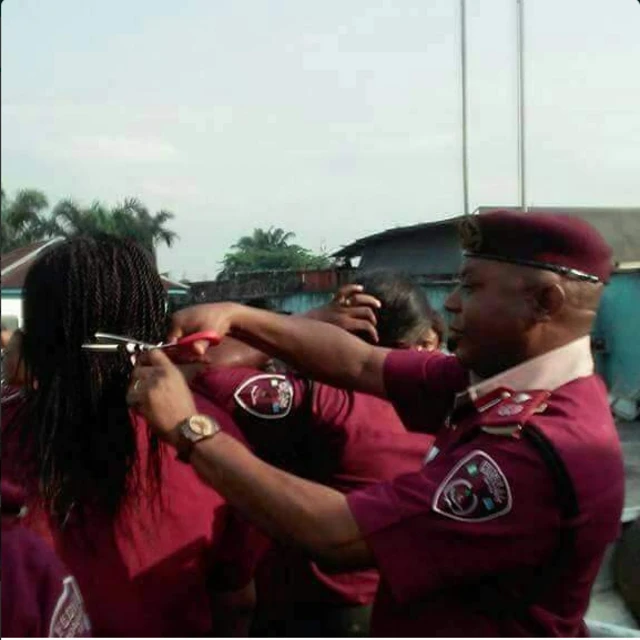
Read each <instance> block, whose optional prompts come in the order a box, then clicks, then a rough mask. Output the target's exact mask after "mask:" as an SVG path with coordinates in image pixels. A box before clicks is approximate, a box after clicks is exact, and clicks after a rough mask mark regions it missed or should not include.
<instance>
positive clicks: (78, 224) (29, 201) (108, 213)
mask: <svg viewBox="0 0 640 640" xmlns="http://www.w3.org/2000/svg"><path fill="white" fill-rule="evenodd" d="M47 207H48V202H47V199H46V197H45V196H44V194H42V193H41V192H40V191H36V190H33V189H28V190H23V191H19V192H18V193H17V194H16V197H15V198H14V199H13V200H9V199H8V198H7V197H6V196H5V193H4V190H3V191H2V253H5V252H7V251H12V250H13V249H17V248H18V247H22V246H25V245H28V244H31V243H32V242H37V241H38V240H44V239H46V238H49V237H53V236H61V237H70V236H73V235H77V234H88V235H93V234H96V233H112V234H114V235H117V236H120V237H127V238H132V239H133V240H136V241H137V242H139V243H140V244H142V245H143V246H145V247H146V248H147V249H148V250H149V251H151V252H152V253H154V254H155V249H156V247H157V246H158V245H159V244H162V243H164V244H166V245H167V246H171V245H172V244H173V242H174V241H175V240H176V239H177V237H178V235H177V234H176V233H175V232H174V231H171V230H170V229H169V228H168V227H167V223H168V222H170V221H171V220H173V219H174V215H173V214H172V213H170V212H169V211H165V210H161V211H158V212H157V213H155V214H152V213H150V212H149V210H148V209H147V207H145V206H144V204H142V202H140V200H137V199H135V198H128V199H126V200H125V201H124V202H123V203H122V204H119V205H117V206H115V207H113V208H111V209H109V208H108V207H105V206H104V205H103V204H101V203H100V202H97V201H96V202H94V203H93V204H91V205H90V206H89V207H82V206H80V205H78V204H77V203H76V202H74V201H73V200H61V201H60V202H58V204H56V205H55V207H54V208H53V210H52V211H51V214H50V215H49V216H45V215H44V213H43V212H44V210H45V209H47Z"/></svg>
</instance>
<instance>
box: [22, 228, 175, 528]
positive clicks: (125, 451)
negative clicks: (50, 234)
mask: <svg viewBox="0 0 640 640" xmlns="http://www.w3.org/2000/svg"><path fill="white" fill-rule="evenodd" d="M24 296H25V297H24V327H25V335H24V342H23V350H24V361H25V367H26V374H27V400H26V405H25V410H24V411H23V412H22V413H21V415H20V419H19V420H18V421H17V423H16V425H15V427H16V429H18V430H19V432H20V438H21V441H22V443H23V445H24V447H23V450H24V451H25V452H27V456H28V460H27V462H28V463H29V465H28V466H27V469H28V470H29V471H30V472H32V473H35V475H36V476H37V478H38V480H39V483H40V491H41V494H42V497H43V499H44V501H45V504H46V506H47V507H48V509H49V510H50V512H51V513H52V514H54V515H55V516H57V517H58V518H60V519H62V520H64V519H66V517H67V516H68V515H69V513H70V511H71V509H72V508H74V507H75V510H76V511H77V512H78V513H79V514H80V515H82V514H84V513H85V511H86V509H87V508H91V509H97V510H99V511H101V512H103V513H105V514H107V515H110V516H116V515H117V514H118V513H119V512H120V510H121V509H122V507H123V506H124V505H125V502H126V500H127V499H128V498H130V497H135V498H139V497H141V496H138V495H137V494H138V486H139V484H138V483H139V480H140V477H139V469H140V463H141V462H142V461H139V460H138V451H137V446H136V435H135V433H134V429H133V427H132V424H131V421H130V419H129V414H128V407H127V405H126V402H125V395H126V390H127V385H128V382H129V376H130V373H131V363H130V361H129V358H128V357H127V356H126V355H125V354H111V353H109V354H104V353H95V352H89V351H85V350H83V349H82V348H81V345H82V343H83V342H87V341H91V340H92V337H93V334H94V333H95V332H96V331H105V332H108V333H116V334H120V335H124V336H131V337H134V338H137V339H140V340H144V341H146V342H151V343H157V342H160V341H161V340H162V339H163V338H164V336H165V335H166V330H167V314H166V295H165V291H164V288H163V286H162V282H161V280H160V277H159V275H158V272H157V270H156V268H155V265H154V262H153V259H152V258H151V256H150V255H149V254H148V253H147V251H146V250H145V249H143V248H142V247H140V246H139V245H137V244H135V243H134V242H132V241H129V240H124V239H119V238H115V237H112V236H108V235H100V236H96V237H82V236H80V237H75V238H73V239H71V240H67V241H65V242H61V243H60V244H57V245H55V246H53V247H52V248H51V249H49V250H48V251H46V252H45V253H44V255H42V256H41V257H40V258H39V259H38V260H37V262H36V263H35V264H34V265H33V266H32V267H31V269H30V270H29V273H28V275H27V278H26V282H25V291H24ZM160 464H161V460H160V455H159V449H158V447H157V441H156V440H155V439H154V438H152V437H151V436H150V447H149V456H148V460H147V465H146V466H147V469H148V472H149V480H150V486H151V487H152V491H151V493H152V494H153V496H150V497H151V498H157V497H159V496H160Z"/></svg>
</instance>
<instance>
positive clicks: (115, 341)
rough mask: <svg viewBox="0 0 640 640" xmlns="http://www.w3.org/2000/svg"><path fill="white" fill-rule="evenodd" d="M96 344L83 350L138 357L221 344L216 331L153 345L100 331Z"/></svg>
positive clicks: (91, 344)
mask: <svg viewBox="0 0 640 640" xmlns="http://www.w3.org/2000/svg"><path fill="white" fill-rule="evenodd" d="M93 337H94V338H95V339H96V342H87V343H85V344H83V345H82V348H83V349H87V350H88V351H98V352H104V353H115V352H118V351H120V352H122V351H124V353H127V354H129V355H132V356H134V355H137V354H139V353H142V352H143V351H152V350H154V349H178V350H180V351H182V352H184V351H189V347H191V345H192V344H193V343H194V342H198V341H205V342H208V343H209V346H215V345H217V344H219V343H220V336H219V335H218V334H217V333H216V332H215V331H200V332H197V333H191V334H189V335H188V336H184V337H183V338H180V339H179V340H176V342H160V343H159V344H151V343H149V342H144V341H142V340H136V339H135V338H128V337H126V336H119V335H116V334H114V333H103V332H101V331H98V332H96V333H94V334H93Z"/></svg>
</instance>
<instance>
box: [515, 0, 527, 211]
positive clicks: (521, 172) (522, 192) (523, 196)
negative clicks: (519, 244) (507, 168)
mask: <svg viewBox="0 0 640 640" xmlns="http://www.w3.org/2000/svg"><path fill="white" fill-rule="evenodd" d="M516 12H517V14H516V15H517V38H518V193H519V199H520V208H521V209H522V210H523V211H526V210H527V192H526V181H527V176H526V165H525V142H526V138H525V119H524V116H525V113H524V111H525V103H524V0H516Z"/></svg>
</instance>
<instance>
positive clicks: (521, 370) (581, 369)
mask: <svg viewBox="0 0 640 640" xmlns="http://www.w3.org/2000/svg"><path fill="white" fill-rule="evenodd" d="M593 371H594V365H593V356H592V355H591V338H590V336H588V335H587V336H583V337H582V338H578V339H577V340H574V341H573V342H570V343H569V344H566V345H564V346H562V347H559V348H558V349H554V350H553V351H549V352H548V353H544V354H542V355H541V356H538V357H536V358H532V359H531V360H527V361H525V362H523V363H521V364H519V365H517V366H515V367H512V368H511V369H507V370H506V371H503V372H502V373H499V374H498V375H495V376H493V377H491V378H487V379H485V380H483V379H482V378H479V377H478V376H476V375H475V374H473V373H472V374H471V382H472V383H473V384H472V385H471V386H470V387H468V388H467V390H466V391H464V392H463V393H461V394H459V396H462V397H460V398H459V400H458V398H456V399H457V400H458V402H457V403H456V404H458V403H459V401H463V402H464V400H466V399H468V400H471V401H473V402H474V401H476V400H477V399H478V398H482V397H483V396H485V395H487V394H488V393H491V392H492V391H495V390H496V389H499V388H500V387H508V388H510V389H513V390H514V391H527V390H529V389H546V390H547V391H554V390H555V389H557V388H558V387H561V386H562V385H564V384H567V383H568V382H571V381H572V380H575V379H576V378H583V377H585V376H590V375H592V374H593Z"/></svg>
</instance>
